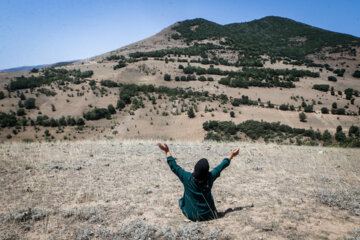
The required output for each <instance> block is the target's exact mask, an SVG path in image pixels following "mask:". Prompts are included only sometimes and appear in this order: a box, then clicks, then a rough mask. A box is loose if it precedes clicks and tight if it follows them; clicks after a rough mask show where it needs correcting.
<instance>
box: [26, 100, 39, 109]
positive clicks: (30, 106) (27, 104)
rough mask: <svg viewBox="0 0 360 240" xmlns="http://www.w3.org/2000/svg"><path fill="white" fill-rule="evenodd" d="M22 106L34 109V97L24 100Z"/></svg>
mask: <svg viewBox="0 0 360 240" xmlns="http://www.w3.org/2000/svg"><path fill="white" fill-rule="evenodd" d="M24 106H25V108H26V109H34V108H36V106H35V98H28V99H26V100H25V102H24Z"/></svg>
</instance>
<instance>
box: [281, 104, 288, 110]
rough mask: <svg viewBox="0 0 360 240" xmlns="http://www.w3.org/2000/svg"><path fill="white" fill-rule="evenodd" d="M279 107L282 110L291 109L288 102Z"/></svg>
mask: <svg viewBox="0 0 360 240" xmlns="http://www.w3.org/2000/svg"><path fill="white" fill-rule="evenodd" d="M279 109H280V110H282V111H287V110H289V105H288V104H281V105H280V107H279Z"/></svg>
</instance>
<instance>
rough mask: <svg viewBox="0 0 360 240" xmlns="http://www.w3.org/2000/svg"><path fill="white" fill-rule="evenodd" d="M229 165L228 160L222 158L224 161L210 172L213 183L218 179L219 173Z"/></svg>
mask: <svg viewBox="0 0 360 240" xmlns="http://www.w3.org/2000/svg"><path fill="white" fill-rule="evenodd" d="M229 165H230V159H229V158H224V160H223V161H222V162H221V163H220V164H219V165H218V166H217V167H216V168H214V169H213V170H211V177H212V180H213V181H215V180H216V179H217V178H218V177H220V173H221V171H222V170H224V169H225V168H226V167H227V166H229Z"/></svg>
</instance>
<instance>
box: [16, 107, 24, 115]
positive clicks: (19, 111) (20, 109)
mask: <svg viewBox="0 0 360 240" xmlns="http://www.w3.org/2000/svg"><path fill="white" fill-rule="evenodd" d="M16 115H18V116H24V115H25V110H24V109H23V108H19V109H18V110H17V111H16Z"/></svg>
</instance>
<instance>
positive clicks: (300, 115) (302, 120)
mask: <svg viewBox="0 0 360 240" xmlns="http://www.w3.org/2000/svg"><path fill="white" fill-rule="evenodd" d="M299 118H300V122H306V118H307V117H306V114H305V113H304V112H301V113H299Z"/></svg>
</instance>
